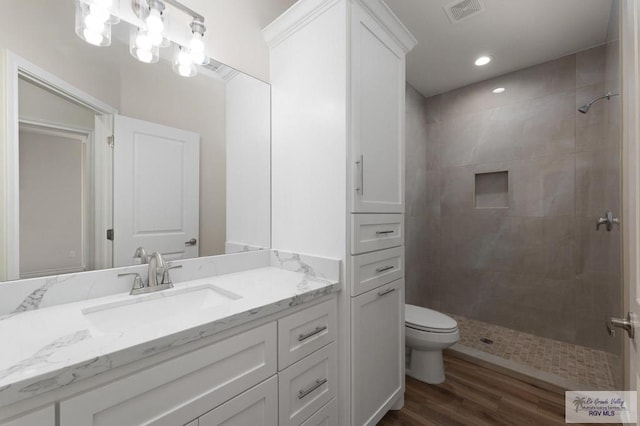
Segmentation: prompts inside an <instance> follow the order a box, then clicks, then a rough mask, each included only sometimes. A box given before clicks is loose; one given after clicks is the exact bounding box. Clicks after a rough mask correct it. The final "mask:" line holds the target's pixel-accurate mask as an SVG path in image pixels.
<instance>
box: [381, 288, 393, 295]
mask: <svg viewBox="0 0 640 426" xmlns="http://www.w3.org/2000/svg"><path fill="white" fill-rule="evenodd" d="M394 291H396V289H395V288H388V289H386V290H381V291H379V292H378V297H382V296H386V295H387V294H389V293H393V292H394Z"/></svg>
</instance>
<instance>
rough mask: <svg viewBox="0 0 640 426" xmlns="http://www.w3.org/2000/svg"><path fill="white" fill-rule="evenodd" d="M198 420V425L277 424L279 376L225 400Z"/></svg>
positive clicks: (244, 425) (273, 425)
mask: <svg viewBox="0 0 640 426" xmlns="http://www.w3.org/2000/svg"><path fill="white" fill-rule="evenodd" d="M198 420H199V423H198V426H222V425H224V426H248V425H251V426H277V425H278V378H277V376H273V377H272V378H270V379H269V380H267V381H266V382H263V383H260V384H259V385H257V386H255V387H253V388H251V389H249V390H248V391H246V392H245V393H243V394H240V395H238V396H236V397H235V398H233V399H232V400H231V401H228V402H225V403H224V404H222V405H221V406H219V407H218V408H216V409H214V410H211V411H209V412H208V413H207V414H205V415H204V416H202V417H200V419H198ZM187 426H189V425H187Z"/></svg>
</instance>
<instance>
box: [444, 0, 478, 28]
mask: <svg viewBox="0 0 640 426" xmlns="http://www.w3.org/2000/svg"><path fill="white" fill-rule="evenodd" d="M480 12H484V4H483V3H482V0H462V1H459V0H456V1H455V2H453V3H450V4H448V5H446V6H445V7H444V13H446V14H447V17H448V18H449V20H450V21H451V23H452V24H457V23H459V22H462V21H464V20H467V19H469V18H471V17H472V16H474V15H477V14H478V13H480Z"/></svg>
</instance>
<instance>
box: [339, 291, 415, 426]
mask: <svg viewBox="0 0 640 426" xmlns="http://www.w3.org/2000/svg"><path fill="white" fill-rule="evenodd" d="M351 315H352V316H351V318H352V339H353V341H352V354H351V360H352V361H351V382H352V386H351V392H352V393H351V402H352V414H351V415H352V419H353V421H352V424H353V425H358V426H360V425H375V424H376V422H377V421H378V420H380V418H382V416H384V414H385V413H386V412H387V410H388V409H389V408H390V407H391V405H392V404H393V403H394V402H395V401H396V400H397V398H398V397H399V396H400V395H401V394H402V392H403V387H404V384H403V379H404V365H403V362H404V279H399V280H397V281H394V282H392V283H390V284H387V285H383V286H381V287H378V288H377V289H375V290H371V291H369V292H367V293H364V294H361V295H360V296H358V297H354V298H352V299H351Z"/></svg>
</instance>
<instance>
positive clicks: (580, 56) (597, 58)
mask: <svg viewBox="0 0 640 426" xmlns="http://www.w3.org/2000/svg"><path fill="white" fill-rule="evenodd" d="M606 48H607V46H606V45H604V44H603V45H600V46H596V47H593V48H591V49H587V50H583V51H581V52H578V53H576V88H579V87H583V86H589V85H591V84H596V83H602V82H603V81H605V71H606V59H607V58H606Z"/></svg>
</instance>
